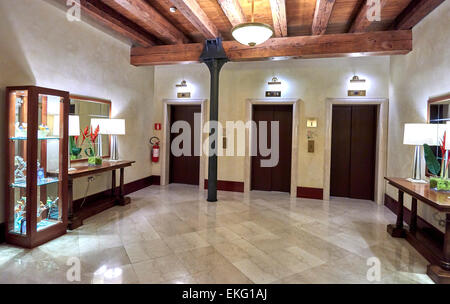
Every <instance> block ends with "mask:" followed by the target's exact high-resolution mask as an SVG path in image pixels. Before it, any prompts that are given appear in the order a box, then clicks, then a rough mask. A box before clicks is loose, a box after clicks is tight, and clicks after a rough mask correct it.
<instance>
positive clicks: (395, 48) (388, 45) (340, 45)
mask: <svg viewBox="0 0 450 304" xmlns="http://www.w3.org/2000/svg"><path fill="white" fill-rule="evenodd" d="M203 47H204V44H203V43H191V44H183V45H177V46H173V45H172V46H171V45H159V46H153V47H148V48H143V47H134V48H132V49H131V64H133V65H135V66H145V65H161V64H176V63H190V62H198V61H199V57H200V54H201V53H202V51H203ZM223 47H224V49H225V52H226V54H227V56H228V57H229V58H230V60H232V61H246V60H264V59H271V58H280V59H284V58H326V57H344V56H371V55H396V54H407V53H409V52H410V51H411V50H412V32H411V31H410V30H408V31H383V32H367V33H354V34H331V35H320V36H298V37H283V38H272V39H269V40H268V41H267V42H265V43H263V44H260V45H257V46H255V47H249V46H245V45H242V44H240V43H239V42H236V41H224V42H223Z"/></svg>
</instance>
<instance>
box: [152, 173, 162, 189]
mask: <svg viewBox="0 0 450 304" xmlns="http://www.w3.org/2000/svg"><path fill="white" fill-rule="evenodd" d="M151 177H152V185H156V186H159V185H161V176H159V175H152V176H151Z"/></svg>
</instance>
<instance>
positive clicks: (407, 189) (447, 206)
mask: <svg viewBox="0 0 450 304" xmlns="http://www.w3.org/2000/svg"><path fill="white" fill-rule="evenodd" d="M385 179H386V180H387V181H388V182H389V184H390V185H392V186H393V187H395V188H397V189H398V210H397V222H396V224H395V225H389V226H388V228H387V230H388V232H389V233H390V235H391V236H392V237H397V238H406V240H407V241H408V242H409V243H410V244H411V245H412V246H413V247H414V248H415V249H416V250H417V251H419V252H420V253H421V254H422V255H423V256H424V257H425V258H426V259H427V260H428V261H429V262H430V263H431V264H430V265H428V267H427V274H428V276H429V277H430V278H431V279H432V280H433V281H434V282H436V283H444V284H450V193H442V192H438V191H435V190H433V189H430V185H429V184H418V183H411V182H409V181H408V180H406V179H404V178H385ZM404 193H407V194H409V195H411V197H412V204H411V220H410V225H409V230H406V229H405V228H404V227H403V203H404V201H403V196H404ZM417 201H421V202H423V203H425V204H427V205H429V206H431V207H433V208H435V209H437V210H438V211H440V212H443V213H445V216H446V226H445V234H444V237H443V238H442V237H437V236H436V235H433V234H431V233H429V232H428V231H426V230H425V229H421V228H420V227H418V226H417Z"/></svg>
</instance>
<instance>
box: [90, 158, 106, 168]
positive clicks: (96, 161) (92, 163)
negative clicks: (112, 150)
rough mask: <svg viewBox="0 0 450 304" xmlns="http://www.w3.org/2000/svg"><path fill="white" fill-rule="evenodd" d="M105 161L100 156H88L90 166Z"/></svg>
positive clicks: (98, 164)
mask: <svg viewBox="0 0 450 304" xmlns="http://www.w3.org/2000/svg"><path fill="white" fill-rule="evenodd" d="M102 162H103V159H102V158H101V157H99V156H90V157H89V158H88V164H89V166H100V165H101V164H102Z"/></svg>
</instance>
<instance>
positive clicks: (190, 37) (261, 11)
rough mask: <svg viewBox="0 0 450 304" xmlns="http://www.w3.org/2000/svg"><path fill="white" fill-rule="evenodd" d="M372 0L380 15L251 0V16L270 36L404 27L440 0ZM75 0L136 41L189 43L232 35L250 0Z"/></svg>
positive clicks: (326, 2)
mask: <svg viewBox="0 0 450 304" xmlns="http://www.w3.org/2000/svg"><path fill="white" fill-rule="evenodd" d="M373 1H380V4H381V7H382V8H381V20H380V21H374V22H370V21H368V19H367V18H366V17H365V16H366V15H367V14H366V10H367V9H368V7H369V6H368V5H367V4H366V0H255V21H257V22H263V23H267V24H269V25H271V26H272V27H274V29H275V30H276V34H275V37H274V38H273V39H276V38H281V37H296V38H298V37H299V36H313V35H314V36H315V35H333V34H345V33H349V34H351V33H361V32H363V33H371V32H378V31H386V32H387V31H396V30H410V29H411V28H412V27H413V26H414V25H415V24H417V23H418V22H420V20H422V19H423V18H424V17H425V16H426V15H428V14H429V13H430V12H431V11H432V10H433V9H435V8H436V7H437V6H438V5H440V4H441V3H442V2H444V1H445V0H373ZM80 2H81V5H82V8H83V9H84V12H87V13H88V14H89V15H90V16H91V17H93V18H94V19H95V20H96V21H98V22H101V23H103V24H105V25H106V26H108V27H110V28H112V29H113V30H115V31H116V32H118V33H120V34H121V35H123V36H125V37H127V38H129V39H130V40H131V41H133V44H134V46H136V47H139V46H140V47H157V46H163V45H178V44H194V43H201V42H203V41H204V40H205V39H210V38H215V37H217V36H220V37H222V39H223V40H224V41H232V40H233V38H232V36H231V29H232V28H233V26H234V25H236V24H239V23H242V22H245V21H250V18H251V0H80ZM369 2H370V1H369ZM171 7H176V8H177V10H176V12H171V11H170V8H171ZM369 51H370V50H367V51H366V52H369Z"/></svg>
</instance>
